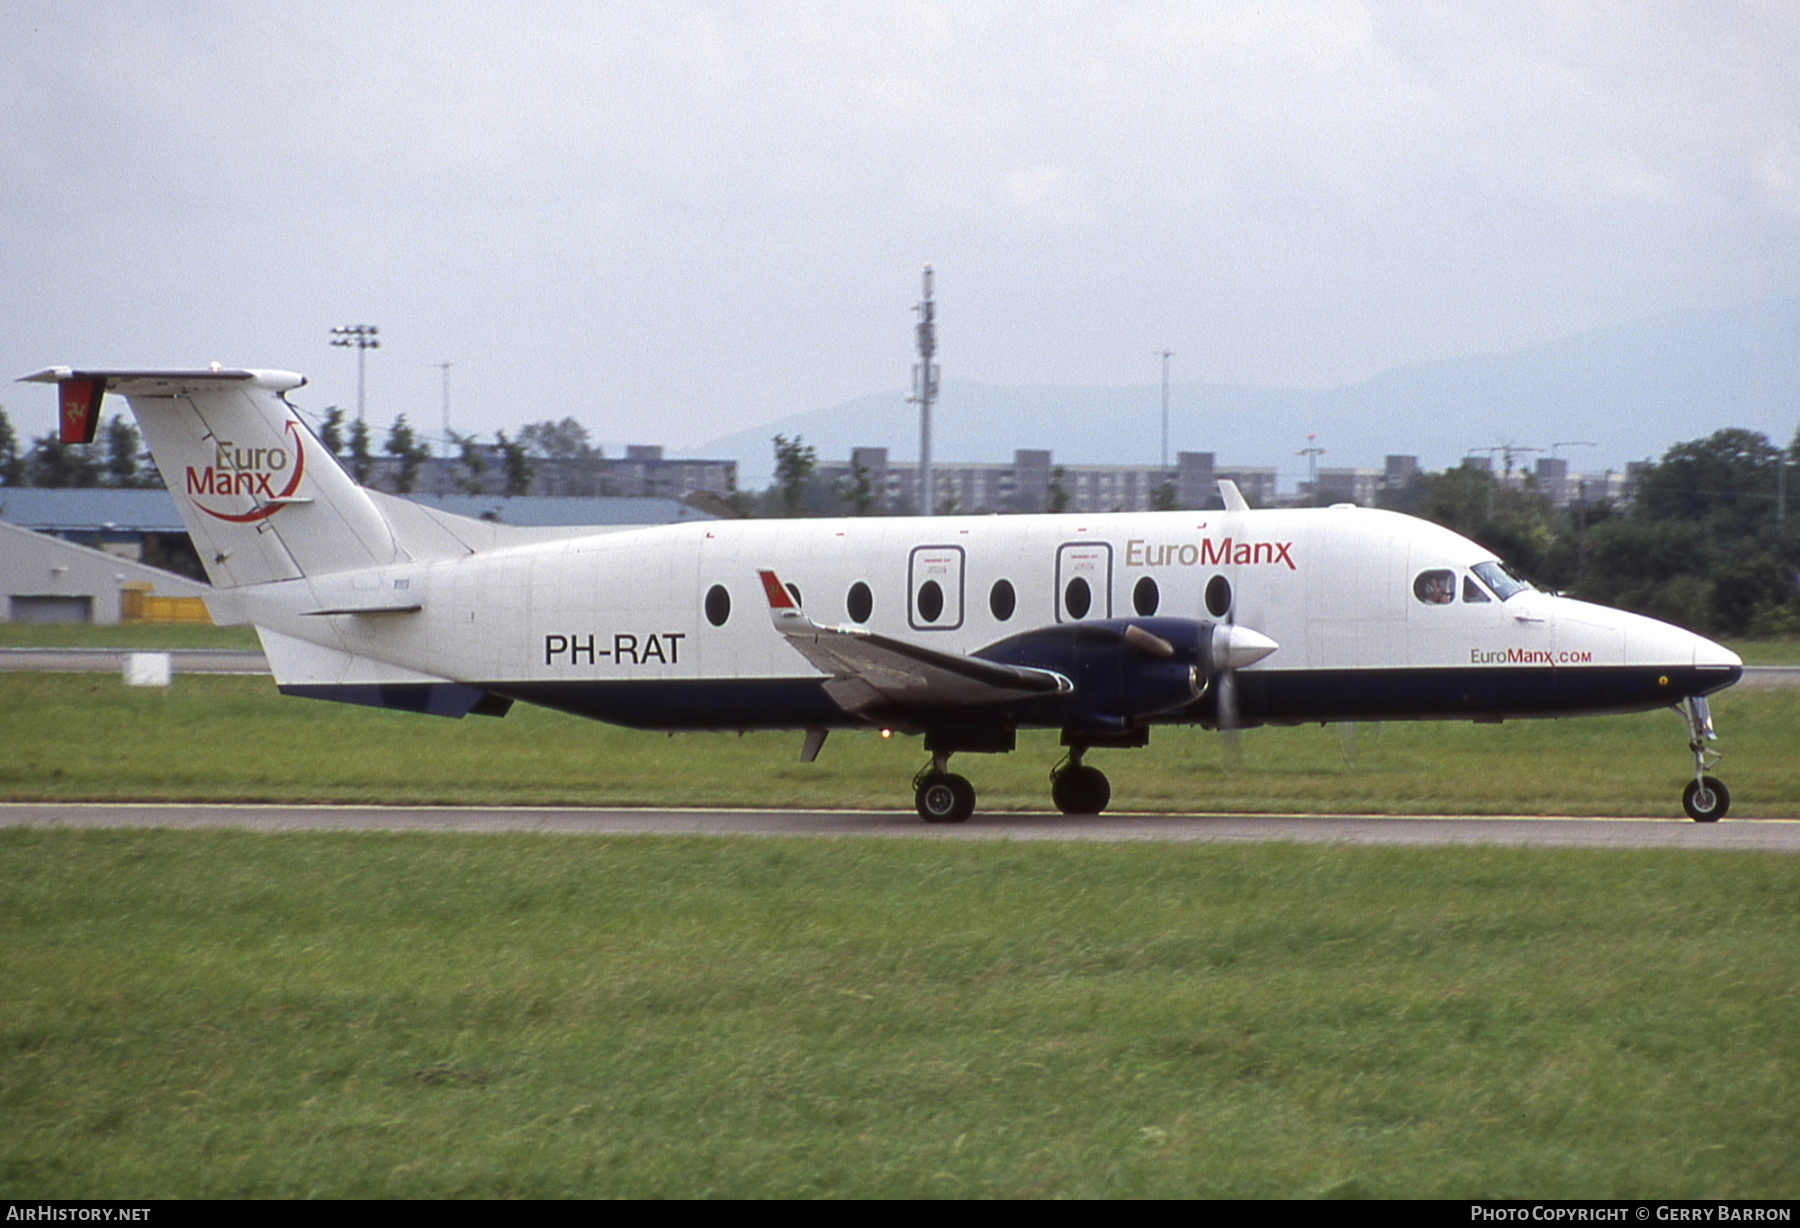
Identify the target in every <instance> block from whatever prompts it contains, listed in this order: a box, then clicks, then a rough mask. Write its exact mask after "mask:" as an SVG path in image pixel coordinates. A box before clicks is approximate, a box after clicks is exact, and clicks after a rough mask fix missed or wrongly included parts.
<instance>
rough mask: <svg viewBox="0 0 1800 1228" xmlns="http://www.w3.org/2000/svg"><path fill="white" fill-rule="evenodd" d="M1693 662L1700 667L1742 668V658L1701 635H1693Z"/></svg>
mask: <svg viewBox="0 0 1800 1228" xmlns="http://www.w3.org/2000/svg"><path fill="white" fill-rule="evenodd" d="M1694 664H1695V665H1697V666H1699V667H1700V668H1702V669H1742V668H1743V667H1744V659H1743V658H1742V657H1740V656H1738V655H1737V653H1735V652H1733V651H1731V649H1729V648H1727V647H1725V645H1723V644H1715V643H1714V642H1713V641H1711V640H1709V639H1707V638H1706V637H1705V636H1703V635H1696V636H1695V637H1694Z"/></svg>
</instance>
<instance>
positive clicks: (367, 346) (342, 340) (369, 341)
mask: <svg viewBox="0 0 1800 1228" xmlns="http://www.w3.org/2000/svg"><path fill="white" fill-rule="evenodd" d="M380 331H381V330H380V329H379V328H376V327H375V326H374V325H373V324H343V325H340V326H338V327H337V328H334V329H332V330H331V344H333V345H341V346H352V345H353V346H355V347H356V420H357V421H358V422H361V421H362V420H363V374H364V372H363V354H364V352H365V351H367V350H378V349H380V348H381V342H379V341H377V340H376V339H375V335H376V334H377V333H379V332H380Z"/></svg>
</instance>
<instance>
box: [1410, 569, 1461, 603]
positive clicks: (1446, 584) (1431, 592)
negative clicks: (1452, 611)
mask: <svg viewBox="0 0 1800 1228" xmlns="http://www.w3.org/2000/svg"><path fill="white" fill-rule="evenodd" d="M1413 596H1415V597H1417V598H1418V599H1419V600H1420V601H1422V602H1424V603H1425V604H1426V605H1449V604H1450V603H1451V602H1452V601H1455V600H1456V573H1455V572H1452V571H1449V570H1447V569H1444V568H1439V569H1436V570H1433V571H1422V572H1420V573H1419V576H1418V579H1416V580H1414V581H1413Z"/></svg>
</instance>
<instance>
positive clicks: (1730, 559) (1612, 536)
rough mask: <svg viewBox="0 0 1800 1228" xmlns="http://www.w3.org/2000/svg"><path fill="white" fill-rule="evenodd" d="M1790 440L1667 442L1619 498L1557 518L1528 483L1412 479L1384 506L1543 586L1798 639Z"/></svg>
mask: <svg viewBox="0 0 1800 1228" xmlns="http://www.w3.org/2000/svg"><path fill="white" fill-rule="evenodd" d="M1796 462H1800V434H1796V436H1795V438H1794V440H1793V441H1792V442H1791V443H1790V444H1789V445H1788V446H1787V447H1785V448H1783V447H1781V446H1779V445H1777V444H1774V443H1772V442H1770V440H1769V438H1768V436H1766V435H1763V434H1761V433H1759V432H1756V431H1749V430H1743V429H1740V428H1735V427H1733V428H1727V429H1725V430H1720V431H1715V432H1713V433H1712V434H1711V435H1708V436H1707V437H1706V438H1704V439H1693V440H1688V441H1686V442H1683V443H1678V444H1675V445H1673V446H1672V447H1670V448H1669V449H1668V451H1666V452H1664V453H1663V456H1662V459H1661V460H1659V461H1657V462H1656V463H1654V464H1650V465H1646V466H1644V467H1643V468H1642V469H1641V470H1640V472H1639V473H1638V475H1637V477H1636V479H1635V481H1634V482H1633V483H1632V486H1631V488H1630V490H1629V492H1628V498H1626V499H1623V500H1617V501H1615V500H1611V499H1607V498H1603V497H1588V496H1586V495H1585V494H1584V493H1583V492H1581V491H1577V492H1576V497H1575V498H1573V499H1571V500H1570V501H1569V503H1568V505H1567V506H1565V507H1563V508H1561V509H1560V510H1559V509H1557V508H1554V507H1552V506H1551V501H1550V499H1549V498H1548V492H1545V491H1541V490H1539V489H1538V488H1537V487H1536V485H1535V483H1534V482H1533V480H1532V479H1531V477H1530V476H1529V475H1527V476H1526V478H1525V480H1524V481H1523V482H1520V483H1517V484H1513V483H1508V482H1504V481H1501V480H1499V479H1497V478H1496V477H1495V475H1494V474H1493V473H1492V472H1491V471H1489V470H1487V469H1481V468H1476V467H1474V466H1465V467H1463V468H1457V469H1447V470H1445V471H1443V472H1442V473H1434V474H1417V475H1415V476H1414V478H1413V479H1412V481H1411V482H1410V483H1408V485H1407V486H1405V487H1404V488H1402V489H1400V490H1395V491H1388V492H1387V493H1386V495H1385V497H1384V499H1383V502H1384V504H1385V505H1386V506H1389V507H1392V508H1394V509H1396V510H1398V511H1403V512H1410V513H1412V514H1414V515H1417V516H1422V517H1424V518H1425V519H1427V520H1433V521H1436V522H1437V523H1439V524H1441V525H1444V526H1445V527H1447V528H1450V529H1454V530H1455V531H1457V532H1458V533H1461V534H1463V535H1464V536H1465V537H1470V538H1473V539H1474V540H1476V541H1478V542H1480V543H1481V544H1482V545H1484V546H1486V547H1487V548H1488V549H1490V550H1492V551H1493V552H1494V553H1495V554H1497V555H1499V556H1500V557H1501V558H1503V559H1506V560H1507V561H1508V562H1510V563H1512V564H1513V565H1514V566H1515V567H1517V568H1518V569H1519V570H1520V571H1521V572H1523V573H1524V574H1525V575H1527V576H1529V577H1531V578H1532V579H1533V580H1535V581H1537V582H1538V583H1539V584H1541V585H1542V586H1543V587H1545V588H1550V589H1554V590H1556V591H1558V592H1563V593H1566V594H1568V595H1569V596H1571V597H1578V598H1581V599H1583V600H1586V601H1593V602H1596V603H1598V604H1600V605H1609V606H1617V607H1619V608H1621V609H1626V610H1634V611H1636V612H1638V613H1640V614H1648V615H1650V616H1651V617H1653V618H1660V619H1664V620H1666V621H1668V622H1673V623H1678V624H1680V625H1682V626H1685V627H1689V628H1692V629H1693V630H1696V631H1700V632H1703V633H1706V634H1712V635H1745V636H1751V637H1754V638H1767V637H1776V636H1800V521H1796V519H1795V515H1796V511H1797V510H1800V509H1797V507H1796V504H1800V497H1797V496H1800V492H1796V491H1795V490H1794V489H1793V485H1794V480H1795V478H1796V476H1797V475H1796V474H1795V473H1794V472H1793V469H1794V466H1795V464H1796Z"/></svg>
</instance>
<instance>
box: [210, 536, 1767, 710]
mask: <svg viewBox="0 0 1800 1228" xmlns="http://www.w3.org/2000/svg"><path fill="white" fill-rule="evenodd" d="M1492 558H1493V555H1492V554H1491V553H1490V552H1488V551H1486V550H1485V549H1483V548H1482V547H1480V546H1478V545H1476V544H1475V543H1473V542H1471V541H1469V540H1467V539H1465V538H1462V537H1460V536H1458V535H1456V534H1454V533H1451V532H1449V531H1448V530H1445V529H1442V528H1439V527H1438V526H1435V525H1432V524H1430V523H1428V522H1425V521H1421V520H1417V519H1414V518H1411V517H1406V516H1401V515H1398V514H1395V513H1390V512H1382V511H1374V510H1368V509H1361V508H1351V507H1339V508H1329V509H1320V510H1276V511H1242V512H1224V511H1213V512H1161V513H1138V514H1113V515H1095V516H1067V515H1063V516H1006V517H1001V516H975V517H942V518H934V519H919V518H906V519H844V520H785V521H718V522H711V523H698V524H686V525H677V526H670V527H658V528H646V529H635V530H625V531H619V532H611V533H600V534H596V535H594V536H588V537H578V538H574V539H570V540H565V541H556V542H548V543H541V544H533V545H526V546H519V547H513V548H506V549H499V550H493V551H488V552H483V553H478V554H473V555H469V556H466V557H463V558H459V559H453V560H447V561H439V562H431V563H423V564H413V565H402V566H393V567H386V568H380V569H375V570H365V571H360V572H356V573H348V574H344V573H340V574H337V575H323V576H312V577H309V578H307V579H303V580H299V581H293V582H287V583H281V584H272V585H261V586H257V587H256V588H255V589H252V590H244V592H243V596H244V599H245V601H246V608H245V610H244V616H245V620H246V621H253V622H256V623H257V624H259V625H261V626H264V627H267V628H269V629H270V630H272V631H275V632H278V633H280V634H282V635H285V636H289V637H293V638H295V639H298V640H303V641H308V642H310V643H313V644H317V645H320V646H322V647H325V648H328V649H333V650H336V651H338V652H341V653H343V654H346V655H348V656H350V657H354V658H358V659H362V660H368V661H379V662H386V663H389V664H391V665H394V666H398V667H401V669H402V670H404V671H409V672H411V673H416V674H418V675H424V676H428V677H431V678H440V679H449V680H454V681H458V682H464V683H468V684H471V685H474V686H480V687H484V688H487V689H490V690H495V691H500V692H505V691H508V690H510V689H514V688H519V687H523V688H526V689H527V690H528V691H533V692H535V690H536V689H537V688H541V687H555V686H558V685H562V684H566V685H571V686H587V687H592V686H594V685H595V684H602V685H606V684H631V689H632V690H633V691H637V690H639V689H640V687H641V686H642V685H643V684H655V683H659V682H682V681H689V682H692V681H702V680H715V681H720V680H731V681H754V680H777V679H804V678H808V677H810V676H813V675H816V673H817V671H815V670H813V669H812V668H811V667H810V666H809V665H808V664H807V663H806V662H805V661H804V660H802V659H800V657H798V656H797V655H796V653H795V652H794V651H793V649H792V648H790V647H789V646H788V644H787V643H786V642H785V641H784V639H783V637H782V636H781V635H779V634H776V633H775V632H774V630H773V629H772V628H771V626H770V623H769V620H768V617H767V612H766V606H765V604H764V601H763V597H762V594H761V591H760V587H759V583H758V580H757V572H758V570H759V569H764V568H772V569H774V570H775V571H777V572H778V573H779V575H780V577H781V579H782V580H783V581H785V582H786V583H788V584H790V585H791V586H793V587H794V588H795V589H797V590H798V591H799V595H800V600H801V604H802V606H803V608H804V609H805V611H806V613H807V615H808V616H809V617H810V618H811V619H812V620H813V621H815V622H818V623H821V624H858V625H862V626H865V627H866V628H868V629H869V630H871V631H875V632H878V633H881V634H883V635H887V636H891V637H893V638H895V639H900V640H906V641H911V642H915V643H918V644H921V645H925V646H929V647H931V648H934V649H937V650H940V651H943V652H949V653H959V654H969V653H973V652H975V651H977V650H979V649H981V648H983V647H984V646H986V645H989V644H992V643H994V642H995V641H997V640H1000V639H1003V638H1005V637H1007V636H1011V635H1015V634H1018V633H1020V632H1024V631H1028V630H1030V629H1032V628H1037V627H1044V626H1048V625H1052V624H1056V623H1066V622H1071V621H1091V620H1098V619H1105V618H1109V617H1110V618H1131V617H1137V616H1144V615H1150V614H1155V615H1160V616H1165V617H1179V618H1188V619H1208V618H1214V619H1218V618H1221V617H1223V618H1229V620H1231V621H1233V622H1235V623H1237V624H1241V625H1243V626H1245V627H1249V628H1253V629H1255V630H1256V631H1258V632H1260V633H1261V634H1263V635H1266V636H1268V637H1269V638H1271V639H1273V640H1274V641H1275V642H1276V643H1277V644H1278V645H1279V649H1278V650H1277V651H1276V652H1275V653H1273V654H1271V655H1270V656H1269V657H1267V658H1266V659H1265V660H1263V661H1261V662H1259V663H1257V664H1256V665H1254V666H1252V667H1250V668H1249V669H1248V670H1246V671H1244V672H1245V678H1246V681H1250V680H1252V679H1253V678H1254V676H1256V675H1262V674H1267V675H1269V676H1270V677H1269V678H1268V679H1267V681H1268V682H1269V683H1275V682H1276V681H1277V680H1278V679H1279V680H1281V681H1283V682H1294V683H1298V682H1301V681H1302V679H1303V677H1304V676H1307V675H1337V674H1342V673H1344V672H1345V671H1354V672H1355V673H1356V674H1359V675H1362V676H1363V678H1364V679H1365V680H1366V681H1370V682H1372V681H1373V678H1374V675H1376V674H1384V673H1389V672H1392V671H1431V672H1436V673H1444V672H1446V671H1449V672H1453V673H1454V674H1456V675H1458V676H1461V675H1464V674H1467V673H1469V672H1470V671H1488V672H1492V671H1512V672H1514V673H1516V672H1517V671H1519V670H1522V669H1523V670H1531V671H1535V674H1534V676H1544V677H1548V676H1550V675H1549V674H1546V673H1544V672H1543V671H1554V673H1555V674H1556V675H1568V674H1569V673H1570V672H1571V671H1593V670H1605V669H1619V668H1635V669H1638V670H1646V669H1648V670H1662V669H1665V668H1666V669H1678V670H1692V669H1716V670H1718V671H1720V672H1719V675H1718V684H1719V685H1724V684H1725V683H1727V682H1728V681H1730V677H1735V673H1732V674H1731V675H1730V677H1727V676H1726V672H1725V671H1728V670H1731V669H1733V667H1735V666H1737V665H1738V664H1739V663H1738V661H1737V658H1736V657H1735V656H1733V655H1732V654H1731V653H1729V652H1728V651H1726V650H1725V649H1723V648H1721V647H1719V646H1718V645H1716V644H1713V643H1712V642H1710V641H1708V640H1706V639H1704V638H1702V637H1700V636H1696V635H1693V634H1691V633H1689V632H1686V631H1683V630H1681V629H1679V628H1676V627H1672V626H1670V625H1668V624H1665V623H1660V622H1656V621H1654V620H1652V619H1648V618H1643V617H1640V616H1637V615H1632V614H1626V613H1623V612H1621V611H1616V610H1609V609H1604V608H1601V607H1597V606H1592V605H1588V604H1585V603H1582V602H1578V601H1573V600H1569V599H1566V598H1560V597H1554V596H1550V595H1548V594H1544V593H1540V592H1536V591H1525V592H1520V593H1518V594H1516V595H1514V596H1512V597H1511V598H1510V599H1508V600H1501V599H1499V597H1498V595H1497V594H1496V593H1494V592H1492V591H1490V590H1489V589H1488V588H1487V586H1485V585H1484V584H1483V583H1482V581H1481V580H1479V579H1477V578H1476V577H1475V576H1474V575H1473V573H1472V572H1471V570H1470V569H1471V567H1473V566H1474V565H1477V564H1480V563H1483V562H1486V561H1489V560H1492ZM1439 570H1441V571H1448V572H1449V573H1451V576H1452V583H1453V586H1454V596H1453V599H1452V600H1450V601H1448V602H1444V603H1442V604H1436V603H1428V602H1426V601H1424V600H1422V599H1421V598H1420V597H1419V596H1417V595H1416V593H1415V585H1416V582H1417V580H1418V577H1419V576H1420V575H1421V574H1422V573H1424V572H1427V571H1439ZM1221 576H1222V577H1224V578H1225V580H1226V582H1227V583H1228V584H1229V585H1230V591H1231V597H1230V603H1229V608H1228V610H1227V609H1216V608H1215V609H1212V610H1210V611H1209V609H1208V608H1207V604H1206V595H1205V594H1206V589H1207V586H1208V584H1209V583H1211V582H1214V580H1215V577H1221ZM1146 582H1148V583H1146ZM858 585H862V586H865V587H866V592H867V597H868V601H867V606H866V609H865V608H859V607H858V606H857V605H856V603H855V602H854V601H853V599H852V592H853V589H855V588H856V586H858ZM928 586H935V588H936V597H935V598H933V597H932V596H931V594H930V593H929V592H928ZM1072 586H1073V587H1075V588H1077V589H1079V588H1080V587H1082V586H1085V589H1086V593H1087V597H1088V600H1087V603H1086V606H1085V608H1082V607H1081V604H1080V602H1079V600H1078V598H1077V599H1075V600H1072V598H1071V587H1072ZM1006 587H1010V590H1011V593H1012V601H1011V603H1010V609H1009V608H1008V603H1007V602H1006V601H1005V600H1004V599H1003V595H1004V591H1005V588H1006ZM997 589H999V590H1000V591H1001V594H1002V596H1000V597H997V596H996V590H997ZM716 590H722V591H723V593H724V594H725V596H726V599H727V604H725V605H722V604H721V603H720V602H719V599H718V597H717V595H716ZM1152 592H1153V594H1154V596H1153V597H1152ZM709 593H711V594H714V596H713V602H712V610H713V614H714V616H715V618H717V622H716V623H715V619H714V618H709V617H708V595H709ZM396 596H404V597H406V598H408V599H409V600H410V601H412V602H416V603H417V604H418V606H419V609H418V610H417V612H414V613H403V614H334V615H317V614H307V613H304V611H307V610H318V609H340V608H347V607H353V606H354V605H355V604H356V603H357V602H359V601H367V600H370V599H371V598H376V597H379V598H385V599H393V598H395V597H396ZM1470 598H1476V599H1474V600H1471V599H1470ZM1152 602H1153V604H1152ZM858 615H862V617H861V618H860V619H859V617H858ZM533 697H534V698H536V697H537V696H536V695H535V694H534V696H533ZM1680 697H1681V696H1680V694H1678V693H1676V692H1674V691H1671V692H1669V694H1668V697H1667V699H1666V702H1670V703H1673V702H1675V701H1676V700H1677V699H1679V698H1680ZM1284 702H1286V703H1287V704H1289V705H1290V706H1291V702H1292V701H1284ZM572 706H576V707H580V705H572ZM1641 706H1647V704H1646V703H1645V702H1644V701H1643V700H1642V699H1641V698H1639V697H1637V695H1636V693H1635V692H1634V693H1633V697H1632V698H1630V699H1628V700H1624V699H1622V700H1621V702H1619V703H1616V704H1612V705H1608V704H1605V703H1587V704H1579V705H1572V704H1568V703H1562V704H1547V705H1544V706H1543V710H1544V711H1545V712H1546V713H1547V712H1548V711H1550V710H1560V709H1563V708H1570V707H1580V708H1584V709H1604V708H1607V707H1622V708H1625V707H1641ZM1427 707H1428V708H1429V710H1423V709H1422V710H1420V711H1418V712H1415V713H1408V712H1405V711H1396V710H1390V711H1388V713H1387V714H1388V715H1391V716H1395V717H1404V716H1406V715H1417V716H1440V715H1453V714H1454V713H1446V712H1442V711H1439V710H1437V708H1436V707H1434V706H1430V705H1428V706H1427ZM1502 709H1503V710H1502V711H1501V712H1500V714H1502V715H1505V714H1516V715H1532V714H1536V713H1537V711H1538V709H1537V708H1535V707H1534V706H1533V705H1532V704H1530V703H1528V702H1520V703H1514V704H1510V705H1502ZM1484 712H1485V710H1484ZM1331 714H1332V713H1322V714H1321V719H1323V718H1324V716H1326V715H1331ZM1253 715H1254V713H1253ZM1265 715H1267V716H1269V717H1271V718H1274V719H1287V718H1289V717H1291V716H1294V715H1296V714H1294V713H1291V712H1289V711H1288V709H1287V707H1283V708H1282V709H1281V710H1280V711H1279V712H1277V711H1275V710H1270V711H1268V712H1267V713H1265ZM1471 715H1475V713H1471ZM1299 718H1300V719H1305V715H1304V714H1299ZM794 720H795V718H794V717H793V716H792V715H791V714H789V713H786V712H775V713H771V714H770V722H771V723H773V724H792V723H794ZM648 723H653V724H654V723H660V722H655V721H651V722H648ZM677 723H679V724H683V725H687V724H690V723H691V720H689V719H684V720H682V721H680V722H677ZM723 723H725V724H727V725H731V726H738V725H742V724H745V723H746V717H745V716H744V714H743V713H741V712H738V711H736V710H734V711H733V713H732V715H731V718H730V719H729V720H727V721H725V722H723ZM751 723H754V722H751Z"/></svg>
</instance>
